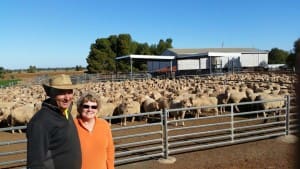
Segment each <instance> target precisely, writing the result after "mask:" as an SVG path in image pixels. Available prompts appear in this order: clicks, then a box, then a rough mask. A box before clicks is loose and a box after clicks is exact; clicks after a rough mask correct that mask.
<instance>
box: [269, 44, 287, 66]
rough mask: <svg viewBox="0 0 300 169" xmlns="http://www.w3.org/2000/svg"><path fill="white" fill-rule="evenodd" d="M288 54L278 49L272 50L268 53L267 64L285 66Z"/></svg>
mask: <svg viewBox="0 0 300 169" xmlns="http://www.w3.org/2000/svg"><path fill="white" fill-rule="evenodd" d="M288 55H289V52H287V51H284V50H282V49H278V48H272V49H271V51H270V53H269V58H268V60H269V64H285V63H286V59H287V57H288Z"/></svg>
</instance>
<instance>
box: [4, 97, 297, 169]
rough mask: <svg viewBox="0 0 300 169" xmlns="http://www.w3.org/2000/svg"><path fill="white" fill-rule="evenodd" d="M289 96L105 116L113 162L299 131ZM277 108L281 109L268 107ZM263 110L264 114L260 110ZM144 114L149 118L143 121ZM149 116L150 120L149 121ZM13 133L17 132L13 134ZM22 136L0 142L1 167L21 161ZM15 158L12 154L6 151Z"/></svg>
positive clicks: (23, 157) (122, 162) (125, 161)
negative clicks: (180, 115) (178, 115)
mask: <svg viewBox="0 0 300 169" xmlns="http://www.w3.org/2000/svg"><path fill="white" fill-rule="evenodd" d="M271 101H284V102H285V106H284V107H283V108H273V109H270V110H262V109H255V110H251V111H249V109H248V108H246V109H244V111H241V112H239V113H236V112H234V106H235V105H237V106H245V105H246V107H247V106H249V107H251V105H253V104H257V103H263V102H271ZM290 103H291V99H290V97H286V98H284V99H279V100H278V99H276V100H268V101H257V102H243V103H239V104H227V105H217V106H202V107H192V108H184V109H167V110H163V111H157V112H147V113H139V114H133V115H120V116H113V117H105V119H106V120H111V121H112V125H111V129H112V134H113V139H114V142H115V158H116V160H115V165H116V166H118V165H122V164H126V163H131V162H137V161H141V160H149V159H159V158H162V159H168V158H169V156H170V155H173V154H178V153H182V152H189V151H197V150H201V149H207V148H213V147H219V146H227V145H232V144H238V143H244V142H249V141H257V140H261V139H267V138H272V137H277V136H284V135H288V134H293V133H297V132H298V130H297V127H299V125H298V124H299V119H298V118H299V116H298V115H297V113H296V106H295V105H290ZM221 106H226V107H227V110H226V113H224V114H217V115H216V114H215V113H211V112H209V111H208V112H204V113H202V114H201V116H200V117H199V118H197V117H195V116H194V113H195V111H196V110H197V109H202V110H207V109H210V108H213V107H221ZM175 111H186V113H187V117H186V118H184V119H175V120H174V119H173V117H172V112H175ZM276 111H281V113H277V114H276V113H275V114H273V113H271V112H276ZM263 112H266V113H267V114H269V116H268V117H264V116H261V115H262V114H263ZM133 117H135V119H137V120H136V121H135V122H134V123H132V122H130V121H129V122H128V124H127V126H121V125H120V121H121V120H122V119H124V118H127V119H129V120H130V119H131V118H133ZM145 118H148V122H147V123H146V122H145V120H144V119H145ZM149 121H150V122H149ZM178 122H185V125H184V126H176V123H178ZM25 128H26V126H21V127H13V128H11V127H8V128H1V129H0V131H1V132H4V133H6V134H8V132H9V131H11V130H12V129H25ZM11 135H15V136H16V137H17V136H18V135H19V134H11ZM25 143H26V139H25V135H24V134H23V138H16V139H15V140H3V141H1V142H0V168H2V167H6V168H8V167H7V166H16V165H22V164H23V165H25V162H26V159H25V157H26V150H24V149H26V144H25ZM19 144H21V145H23V146H21V147H22V148H18V149H11V147H9V146H12V145H19ZM16 155H17V156H18V158H10V156H16Z"/></svg>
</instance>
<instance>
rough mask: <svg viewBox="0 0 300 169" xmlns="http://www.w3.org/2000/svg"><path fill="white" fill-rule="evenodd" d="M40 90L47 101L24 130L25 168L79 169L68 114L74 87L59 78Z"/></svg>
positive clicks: (73, 129)
mask: <svg viewBox="0 0 300 169" xmlns="http://www.w3.org/2000/svg"><path fill="white" fill-rule="evenodd" d="M43 87H44V90H45V92H46V94H47V96H49V98H48V99H46V100H44V101H43V103H42V108H41V109H40V110H39V111H38V112H37V113H36V114H35V115H34V116H33V117H32V119H31V120H30V122H29V123H28V126H27V132H26V134H27V140H28V142H27V168H28V169H80V168H81V150H80V142H79V137H78V134H77V130H76V127H75V125H74V121H73V119H72V116H71V114H70V112H71V108H72V103H73V89H74V88H75V86H74V85H73V84H72V82H71V78H70V77H69V76H68V75H64V74H61V75H57V76H54V77H52V78H50V80H49V84H48V85H47V84H43Z"/></svg>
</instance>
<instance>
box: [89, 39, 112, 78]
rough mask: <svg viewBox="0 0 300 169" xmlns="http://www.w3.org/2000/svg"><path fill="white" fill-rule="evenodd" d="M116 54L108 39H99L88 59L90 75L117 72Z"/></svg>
mask: <svg viewBox="0 0 300 169" xmlns="http://www.w3.org/2000/svg"><path fill="white" fill-rule="evenodd" d="M114 58H115V53H114V52H113V51H112V50H111V43H110V41H109V40H108V39H105V38H101V39H97V40H96V43H95V44H92V45H91V51H90V53H89V56H88V58H87V59H86V61H87V63H88V66H87V69H88V72H89V73H104V72H106V71H115V62H114Z"/></svg>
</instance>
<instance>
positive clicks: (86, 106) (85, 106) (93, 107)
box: [82, 104, 98, 109]
mask: <svg viewBox="0 0 300 169" xmlns="http://www.w3.org/2000/svg"><path fill="white" fill-rule="evenodd" d="M82 107H83V108H84V109H88V108H92V109H97V108H98V106H96V105H95V106H90V105H86V104H84V105H82Z"/></svg>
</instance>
